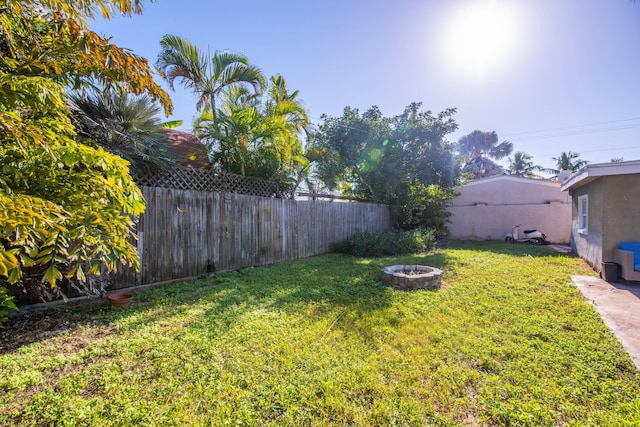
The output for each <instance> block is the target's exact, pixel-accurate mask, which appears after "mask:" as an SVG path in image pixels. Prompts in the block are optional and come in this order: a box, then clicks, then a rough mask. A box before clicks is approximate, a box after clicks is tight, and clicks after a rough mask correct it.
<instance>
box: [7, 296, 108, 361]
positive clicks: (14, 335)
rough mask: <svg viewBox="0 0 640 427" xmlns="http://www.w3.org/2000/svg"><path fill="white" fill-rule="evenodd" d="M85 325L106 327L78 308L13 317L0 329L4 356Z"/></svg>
mask: <svg viewBox="0 0 640 427" xmlns="http://www.w3.org/2000/svg"><path fill="white" fill-rule="evenodd" d="M84 325H92V326H100V325H106V322H105V321H102V320H99V319H97V318H96V317H95V316H93V315H92V314H91V313H82V312H79V311H78V310H77V307H73V308H71V307H61V308H55V309H47V310H41V311H37V312H33V313H26V314H21V315H17V316H13V317H11V318H9V320H8V321H7V322H6V323H5V324H4V325H3V328H2V329H0V354H5V353H8V352H10V351H13V350H15V349H17V348H20V347H22V346H25V345H28V344H32V343H35V342H40V341H42V340H45V339H48V338H51V337H55V336H58V335H62V334H65V333H70V332H73V331H74V330H75V329H77V328H78V327H80V326H84Z"/></svg>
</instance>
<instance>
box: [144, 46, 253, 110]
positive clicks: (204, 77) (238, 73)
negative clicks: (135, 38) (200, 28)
mask: <svg viewBox="0 0 640 427" xmlns="http://www.w3.org/2000/svg"><path fill="white" fill-rule="evenodd" d="M160 46H161V48H162V50H161V51H160V54H159V55H158V58H157V60H156V66H157V67H158V69H159V70H160V73H161V75H162V77H163V78H164V79H165V80H166V81H167V82H168V83H169V87H170V88H171V89H172V90H173V89H174V83H175V81H176V79H177V80H178V82H180V83H182V85H183V86H184V87H185V88H187V89H190V90H191V91H192V92H194V93H195V94H196V95H197V96H198V101H197V103H196V109H197V110H198V111H202V110H203V108H207V109H209V110H210V111H211V113H212V115H213V121H214V122H215V121H216V120H217V111H216V99H217V98H218V97H220V96H221V95H222V94H224V93H225V92H226V91H227V90H228V89H229V88H230V87H233V86H244V85H249V86H252V87H253V89H254V91H255V92H256V93H260V92H261V91H262V89H263V87H264V86H265V79H264V76H263V75H262V72H261V71H260V69H259V68H257V67H255V66H253V65H251V64H249V60H248V59H247V58H246V57H245V56H244V55H240V54H235V53H231V52H215V53H214V54H213V56H210V55H209V54H205V53H204V52H203V51H202V50H200V49H199V48H198V47H197V46H196V45H194V44H193V43H191V42H190V41H189V40H187V39H184V38H182V37H180V36H176V35H172V34H167V35H165V36H164V37H162V39H161V40H160Z"/></svg>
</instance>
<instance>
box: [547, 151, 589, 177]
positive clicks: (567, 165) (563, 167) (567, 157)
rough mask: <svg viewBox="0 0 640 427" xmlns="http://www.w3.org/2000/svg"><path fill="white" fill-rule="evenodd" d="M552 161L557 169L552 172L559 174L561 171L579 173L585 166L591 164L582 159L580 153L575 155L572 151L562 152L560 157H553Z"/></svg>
mask: <svg viewBox="0 0 640 427" xmlns="http://www.w3.org/2000/svg"><path fill="white" fill-rule="evenodd" d="M552 160H554V161H555V162H556V168H555V169H551V170H550V171H551V172H553V173H555V174H556V175H557V174H559V173H560V172H561V171H571V172H577V171H578V170H579V169H580V168H582V167H583V166H586V165H587V164H588V163H589V162H588V161H587V160H582V159H581V158H580V153H574V152H572V151H569V152H564V151H563V152H562V153H560V156H558V157H553V158H552Z"/></svg>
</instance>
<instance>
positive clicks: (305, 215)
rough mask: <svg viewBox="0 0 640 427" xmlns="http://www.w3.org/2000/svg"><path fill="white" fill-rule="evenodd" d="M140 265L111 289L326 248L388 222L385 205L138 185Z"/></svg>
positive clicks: (117, 276)
mask: <svg viewBox="0 0 640 427" xmlns="http://www.w3.org/2000/svg"><path fill="white" fill-rule="evenodd" d="M142 192H143V194H144V197H145V199H146V202H147V210H146V212H145V213H144V215H143V216H142V217H141V219H140V222H139V224H138V252H139V254H140V260H141V270H140V271H139V272H137V273H136V272H134V271H133V270H132V269H124V270H123V271H121V272H119V273H117V274H112V275H111V277H110V279H109V282H110V286H109V288H111V289H120V288H126V287H129V286H133V285H142V284H150V283H158V282H164V281H170V280H176V279H182V278H189V277H194V276H199V275H203V274H207V273H212V272H220V271H229V270H236V269H240V268H244V267H251V266H263V265H270V264H276V263H280V262H285V261H292V260H296V259H301V258H306V257H310V256H314V255H318V254H322V253H326V252H328V251H329V245H331V244H332V243H335V242H338V241H341V240H344V239H346V238H348V237H350V236H352V235H353V234H355V233H358V232H361V231H372V232H379V231H385V230H388V229H389V228H391V219H390V215H389V210H388V209H387V207H386V206H383V205H377V204H371V203H342V202H324V201H296V200H291V199H277V198H268V197H257V196H248V195H242V194H235V193H213V192H205V191H195V190H177V189H170V188H160V187H142Z"/></svg>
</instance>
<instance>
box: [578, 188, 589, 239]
mask: <svg viewBox="0 0 640 427" xmlns="http://www.w3.org/2000/svg"><path fill="white" fill-rule="evenodd" d="M588 229H589V195H588V194H585V195H583V196H580V197H578V233H580V234H587V230H588Z"/></svg>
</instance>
